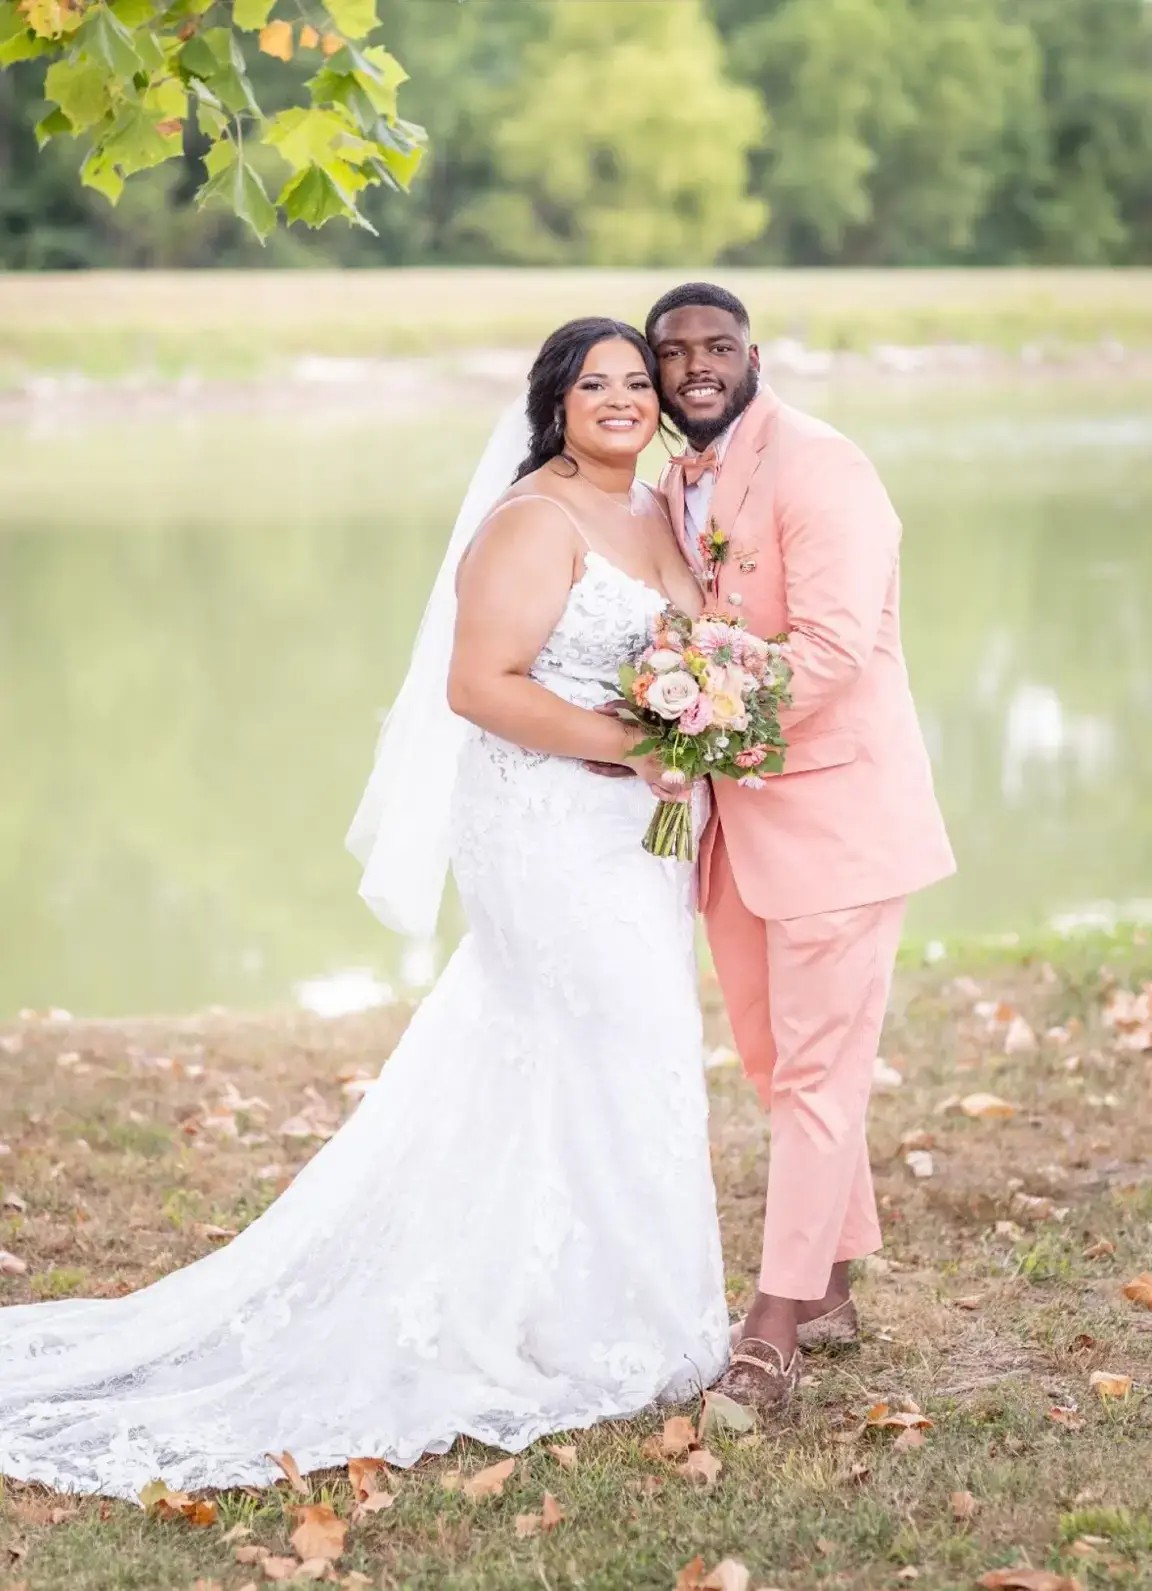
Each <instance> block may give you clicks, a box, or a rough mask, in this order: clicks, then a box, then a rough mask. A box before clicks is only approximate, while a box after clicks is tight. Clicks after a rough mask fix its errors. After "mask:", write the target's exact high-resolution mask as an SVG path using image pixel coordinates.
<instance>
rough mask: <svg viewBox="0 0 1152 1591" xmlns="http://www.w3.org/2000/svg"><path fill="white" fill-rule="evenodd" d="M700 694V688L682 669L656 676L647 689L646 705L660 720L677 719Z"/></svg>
mask: <svg viewBox="0 0 1152 1591" xmlns="http://www.w3.org/2000/svg"><path fill="white" fill-rule="evenodd" d="M699 694H700V687H699V685H697V683H696V681H695V680H694V679H693V678H692V676H691V674H686V673H685V672H684V670H683V669H682V668H678V669H673V670H672V671H671V672H669V673H667V674H658V675H657V676H656V678H655V679H654V680H653V681H652V684H651V685H650V686H649V687H648V702H647V705H648V706H649V707H650V708H651V709H652V711H653V712H654V713H659V714H660V717H661V718H668V719H672V718H679V717H680V714H681V713H682V712H683V711H684V709H685V708H686V707H691V705H692V703H693V702H694V701H695V700H696V698H697V697H698V696H699Z"/></svg>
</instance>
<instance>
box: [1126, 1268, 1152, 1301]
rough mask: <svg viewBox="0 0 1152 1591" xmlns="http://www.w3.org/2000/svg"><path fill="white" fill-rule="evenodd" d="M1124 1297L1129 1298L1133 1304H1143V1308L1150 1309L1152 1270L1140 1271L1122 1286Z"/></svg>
mask: <svg viewBox="0 0 1152 1591" xmlns="http://www.w3.org/2000/svg"><path fill="white" fill-rule="evenodd" d="M1123 1292H1124V1297H1125V1298H1129V1299H1131V1301H1132V1302H1133V1303H1134V1304H1143V1306H1144V1308H1145V1309H1152V1271H1141V1272H1140V1275H1139V1276H1134V1277H1133V1278H1132V1280H1131V1281H1130V1282H1127V1283H1125V1286H1124V1288H1123Z"/></svg>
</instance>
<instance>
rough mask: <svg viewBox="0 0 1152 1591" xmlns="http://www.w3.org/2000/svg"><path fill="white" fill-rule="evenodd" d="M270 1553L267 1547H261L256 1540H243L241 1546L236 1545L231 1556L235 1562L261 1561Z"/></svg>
mask: <svg viewBox="0 0 1152 1591" xmlns="http://www.w3.org/2000/svg"><path fill="white" fill-rule="evenodd" d="M271 1556H272V1554H271V1553H270V1552H269V1550H268V1548H267V1547H261V1546H259V1545H258V1544H257V1543H256V1542H254V1541H253V1542H245V1543H244V1545H243V1546H240V1547H236V1548H235V1549H234V1551H233V1557H234V1558H235V1559H236V1562H237V1563H263V1562H264V1560H265V1558H270V1557H271Z"/></svg>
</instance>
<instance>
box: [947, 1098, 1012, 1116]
mask: <svg viewBox="0 0 1152 1591" xmlns="http://www.w3.org/2000/svg"><path fill="white" fill-rule="evenodd" d="M960 1109H961V1110H962V1111H963V1112H964V1114H965V1116H972V1117H975V1118H976V1119H977V1120H979V1121H996V1120H999V1119H1002V1118H1005V1117H1008V1116H1015V1114H1016V1106H1015V1105H1011V1104H1009V1102H1008V1101H1007V1100H1006V1099H1001V1098H1000V1096H999V1095H998V1094H968V1095H967V1096H966V1097H965V1098H964V1099H962V1100H961V1101H960Z"/></svg>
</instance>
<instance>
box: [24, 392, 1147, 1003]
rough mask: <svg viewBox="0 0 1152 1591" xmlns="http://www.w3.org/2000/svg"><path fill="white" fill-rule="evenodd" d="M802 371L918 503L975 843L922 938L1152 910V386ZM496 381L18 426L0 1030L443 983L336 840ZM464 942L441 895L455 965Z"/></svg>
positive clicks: (817, 397)
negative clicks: (408, 401)
mask: <svg viewBox="0 0 1152 1591" xmlns="http://www.w3.org/2000/svg"><path fill="white" fill-rule="evenodd" d="M785 391H787V388H785ZM788 395H789V396H792V397H793V398H794V400H795V401H799V402H802V403H804V404H805V405H806V406H807V407H809V408H811V409H815V410H817V411H818V412H822V413H824V414H826V415H827V416H828V417H829V418H831V419H832V420H833V421H834V422H835V423H837V424H838V425H840V426H841V427H842V428H844V429H846V430H848V431H849V433H850V434H852V435H854V436H855V437H856V438H857V439H858V440H859V441H860V442H861V443H862V444H863V445H864V446H865V447H866V448H867V449H868V450H869V451H870V452H871V454H872V456H873V457H874V459H875V460H876V462H877V464H878V465H879V467H880V469H881V471H882V473H883V475H884V477H885V480H886V481H887V483H888V486H889V488H890V490H891V492H892V495H893V497H894V498H895V500H896V502H897V505H898V507H899V509H900V511H901V514H902V516H903V519H904V521H905V526H906V536H905V551H904V623H905V638H906V647H907V653H908V659H909V665H910V669H911V673H912V678H913V684H914V688H915V692H916V698H917V703H918V706H919V709H920V714H921V718H922V721H923V724H924V728H925V732H926V735H927V738H928V742H929V746H930V749H931V752H932V757H933V761H934V764H935V768H936V777H937V782H938V788H939V792H940V796H941V800H942V802H943V805H944V808H945V811H946V815H947V818H948V821H949V824H950V827H951V832H952V835H953V840H954V843H955V846H956V850H957V853H958V856H959V860H960V864H961V870H960V873H959V876H958V877H957V879H955V880H954V881H952V882H950V883H948V884H946V885H944V886H942V887H940V888H938V889H936V890H933V891H931V892H929V893H927V894H925V895H924V896H922V897H920V898H919V899H918V900H917V901H916V902H915V903H914V906H913V910H912V913H911V917H910V923H909V932H910V933H911V934H913V935H915V936H917V937H921V938H934V937H935V938H940V939H943V940H945V941H947V940H949V939H950V938H956V937H959V936H966V935H970V934H997V933H1006V932H1013V931H1017V932H1027V931H1029V930H1031V929H1034V928H1036V927H1039V926H1041V925H1044V924H1048V923H1051V922H1052V921H1054V920H1057V921H1075V920H1080V919H1082V918H1084V917H1085V915H1091V914H1093V913H1104V914H1107V913H1109V912H1117V913H1119V914H1121V915H1131V914H1132V913H1138V912H1141V911H1147V910H1148V899H1149V897H1152V795H1150V792H1152V733H1150V725H1152V523H1150V522H1152V392H1150V391H1149V390H1148V388H1147V387H1144V388H1141V387H1138V386H1137V385H1135V384H1134V383H1128V384H1124V383H1123V382H1120V381H1118V380H1117V381H1108V380H1105V379H1104V378H1100V379H1097V380H1094V381H1092V382H1089V383H1085V382H1082V381H1079V380H1077V381H1073V380H1071V379H1060V380H1053V381H1042V380H1040V379H1038V378H1032V379H1030V380H1027V381H1025V380H1020V381H1013V382H1004V383H1000V384H993V383H990V382H974V381H967V380H966V381H965V382H963V383H962V384H957V385H954V386H953V387H951V388H948V389H945V388H941V387H939V386H928V385H917V384H914V383H901V384H896V383H891V384H888V385H884V384H881V385H879V386H876V385H874V386H873V387H872V388H871V389H869V390H862V389H860V388H855V389H847V390H845V389H837V388H836V387H833V386H808V387H805V388H803V389H800V388H797V389H795V390H793V391H791V392H790V393H788ZM502 401H503V400H502V398H501V396H500V395H499V394H498V393H496V392H494V391H490V390H489V389H487V388H484V389H483V390H480V391H478V392H476V393H474V394H471V395H467V397H466V394H464V393H463V392H461V393H460V394H459V395H458V396H457V397H455V398H451V397H449V398H448V399H446V400H445V401H444V402H438V403H437V404H436V406H435V408H434V409H430V410H427V411H421V410H420V409H419V408H418V407H415V408H413V409H410V410H408V411H407V412H405V413H403V414H397V413H396V412H395V410H394V409H393V410H392V411H390V412H388V413H381V412H378V411H374V410H373V409H372V407H371V406H370V405H366V404H364V403H357V404H356V405H350V404H348V403H328V404H324V405H320V406H318V405H316V404H315V403H310V404H309V405H307V406H306V407H304V406H302V405H292V404H290V403H285V402H283V401H281V402H278V403H276V404H272V405H268V406H266V407H264V408H248V409H234V410H232V411H230V412H210V411H205V410H204V409H196V410H192V409H189V410H186V411H173V412H167V413H163V414H151V415H148V416H142V415H138V414H125V413H124V412H123V411H122V412H120V413H119V414H115V413H111V414H108V415H107V416H105V417H101V416H100V415H92V416H89V417H87V418H84V419H79V418H76V417H75V416H69V417H67V418H64V417H62V416H61V415H58V414H57V415H50V414H47V413H45V414H44V415H42V417H41V418H39V419H38V420H37V422H36V423H35V424H30V423H25V422H20V423H17V422H9V423H7V424H6V425H4V426H2V427H0V649H2V655H3V668H4V677H5V689H4V693H3V697H2V699H0V763H2V767H3V783H2V785H0V939H2V950H0V1019H3V1018H6V1017H9V1016H10V1015H12V1014H14V1013H15V1012H16V1011H17V1010H18V1009H20V1008H21V1007H25V1006H30V1007H35V1008H38V1009H43V1008H46V1007H51V1006H62V1007H65V1008H68V1009H70V1010H72V1011H74V1012H76V1013H78V1014H85V1015H117V1014H125V1013H140V1012H149V1011H183V1010H188V1009H193V1008H199V1007H203V1006H206V1005H212V1004H219V1005H227V1006H233V1007H260V1006H267V1005H276V1004H281V1003H284V1002H288V1001H291V1000H293V999H295V998H303V999H304V1000H305V1002H306V1003H312V1004H314V1005H318V1006H321V1007H323V1006H325V1005H332V1006H334V1007H335V1006H339V1005H341V1004H351V1003H354V1002H355V1001H356V1000H357V999H358V998H360V997H363V998H365V999H367V998H371V997H372V995H373V994H374V993H376V994H379V993H380V992H381V991H380V987H379V985H380V984H381V983H391V984H393V985H396V984H400V983H403V982H413V981H419V980H420V978H421V977H423V976H424V975H426V972H427V970H428V966H429V965H430V964H431V962H432V961H433V960H434V959H435V956H434V954H432V953H430V952H429V950H428V947H411V946H407V947H406V946H404V945H402V944H400V943H399V942H398V941H396V940H395V939H394V938H392V937H391V936H389V935H387V934H385V933H384V931H383V930H382V929H381V928H379V926H378V925H377V924H376V923H375V922H374V920H373V919H372V918H371V917H370V916H369V915H368V913H367V911H366V910H365V908H364V907H363V906H362V905H361V903H360V902H359V901H358V899H357V897H356V869H355V865H354V863H353V862H352V860H351V858H349V857H348V856H346V855H345V853H344V851H343V848H342V839H343V834H344V830H345V828H346V825H347V821H348V818H349V816H350V814H351V812H352V810H353V808H354V806H355V804H356V801H357V799H358V796H359V793H360V789H361V786H362V783H363V780H364V777H365V775H366V773H367V768H368V764H369V761H370V758H371V751H372V745H373V741H374V736H375V729H376V722H377V717H378V713H379V711H380V709H381V708H382V707H383V706H385V705H386V704H387V702H388V701H389V700H390V697H391V694H392V692H393V690H394V688H395V686H396V684H397V682H398V679H399V677H400V674H401V672H402V669H403V665H404V661H405V658H406V656H407V650H408V645H409V642H410V639H411V636H412V634H413V631H414V629H415V626H416V623H417V621H418V619H419V615H420V611H421V608H422V606H423V601H424V597H425V594H426V591H427V588H428V584H429V582H430V579H431V576H432V573H433V572H434V570H435V568H436V566H437V564H438V562H439V555H440V550H441V547H442V543H443V538H444V536H445V535H446V533H447V530H448V528H449V527H450V525H451V522H452V518H453V516H454V512H455V507H456V504H457V501H458V498H459V495H460V493H461V490H462V488H463V485H464V483H465V482H466V480H467V478H468V476H469V474H470V472H471V468H472V463H473V460H474V458H475V455H476V452H477V449H478V447H479V445H480V442H481V440H482V438H483V436H484V435H485V434H486V432H487V429H488V426H489V424H490V422H491V419H492V417H493V415H494V414H495V412H496V410H497V409H498V407H499V406H500V404H501V402H502ZM455 932H456V927H455V923H454V918H453V914H452V912H451V911H449V913H448V916H447V919H446V924H445V930H444V933H443V935H442V942H441V944H440V946H439V953H440V954H442V953H443V950H444V949H445V948H446V947H447V945H448V944H449V943H450V942H451V939H452V936H453V934H454V933H455ZM352 969H362V970H360V971H359V972H357V971H355V970H352ZM374 980H375V981H374ZM301 991H303V992H302V993H301Z"/></svg>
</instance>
